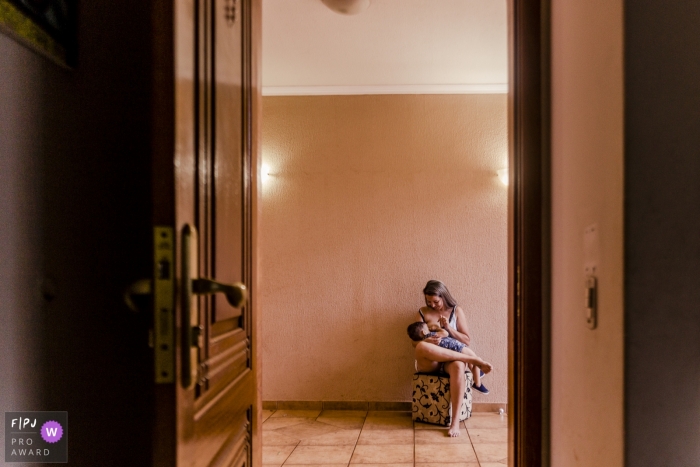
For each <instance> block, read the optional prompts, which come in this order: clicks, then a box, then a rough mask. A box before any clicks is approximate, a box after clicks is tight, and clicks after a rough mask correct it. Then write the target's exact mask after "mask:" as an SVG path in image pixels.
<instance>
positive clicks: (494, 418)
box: [464, 413, 508, 429]
mask: <svg viewBox="0 0 700 467" xmlns="http://www.w3.org/2000/svg"><path fill="white" fill-rule="evenodd" d="M464 425H465V426H466V427H467V429H469V428H508V418H507V417H506V416H505V415H498V414H490V413H489V414H478V413H477V414H472V416H471V418H468V419H466V420H465V421H464Z"/></svg>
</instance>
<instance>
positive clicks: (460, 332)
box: [440, 306, 471, 345]
mask: <svg viewBox="0 0 700 467" xmlns="http://www.w3.org/2000/svg"><path fill="white" fill-rule="evenodd" d="M455 316H456V318H457V329H455V328H453V327H452V326H450V325H449V324H448V323H447V319H446V318H445V317H441V318H440V324H441V325H442V327H443V328H445V330H446V331H447V332H449V333H450V337H453V338H455V339H457V340H458V341H460V342H462V343H463V344H467V345H469V343H470V342H471V337H469V328H468V327H467V317H466V316H465V314H464V310H462V308H461V307H459V306H458V307H457V308H456V309H455Z"/></svg>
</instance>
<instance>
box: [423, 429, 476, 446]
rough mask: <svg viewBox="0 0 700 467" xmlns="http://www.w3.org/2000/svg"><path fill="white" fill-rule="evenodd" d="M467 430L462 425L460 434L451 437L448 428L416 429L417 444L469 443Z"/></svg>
mask: <svg viewBox="0 0 700 467" xmlns="http://www.w3.org/2000/svg"><path fill="white" fill-rule="evenodd" d="M469 443H471V441H470V440H469V434H468V433H467V430H466V429H465V428H463V427H461V426H460V428H459V436H455V437H454V438H453V437H451V436H450V435H449V434H448V433H447V428H443V429H442V430H416V444H469Z"/></svg>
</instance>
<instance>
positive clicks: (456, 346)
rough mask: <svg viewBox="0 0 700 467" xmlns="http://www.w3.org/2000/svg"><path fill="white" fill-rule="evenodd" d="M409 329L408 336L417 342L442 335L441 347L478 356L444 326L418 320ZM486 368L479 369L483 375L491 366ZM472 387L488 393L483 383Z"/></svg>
mask: <svg viewBox="0 0 700 467" xmlns="http://www.w3.org/2000/svg"><path fill="white" fill-rule="evenodd" d="M407 331H408V337H410V338H411V340H413V341H415V342H420V341H422V340H423V339H425V338H427V337H440V338H441V339H440V343H439V344H438V345H439V346H440V347H442V348H445V349H449V350H452V351H454V352H459V353H463V354H466V355H470V356H472V357H477V355H476V354H475V353H474V351H473V350H471V349H470V348H469V347H467V345H466V344H464V343H463V342H460V341H458V340H457V339H455V338H454V337H450V333H449V332H447V331H446V330H445V329H443V328H440V327H437V326H432V327H429V326H428V324H427V323H424V322H422V321H417V322H415V323H412V324H409V326H408V329H407ZM477 358H478V357H477ZM470 366H471V365H470ZM486 370H487V371H483V370H482V369H481V368H480V369H479V371H481V376H483V375H484V374H486V373H488V372H489V371H490V368H487V369H486ZM472 387H473V388H474V389H476V390H478V391H479V392H481V393H484V394H488V389H486V387H485V386H484V385H483V384H481V385H480V386H479V387H477V386H476V385H472Z"/></svg>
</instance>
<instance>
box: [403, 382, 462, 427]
mask: <svg viewBox="0 0 700 467" xmlns="http://www.w3.org/2000/svg"><path fill="white" fill-rule="evenodd" d="M464 379H465V381H466V383H465V391H464V397H463V398H462V406H461V407H460V408H459V414H458V416H459V420H460V421H462V420H466V419H467V418H469V417H471V415H472V383H473V382H474V377H473V376H472V372H471V371H469V370H467V371H465V372H464ZM413 420H414V421H417V422H424V423H433V424H436V425H443V426H449V425H450V422H451V421H452V402H451V401H450V375H448V374H447V373H415V374H414V375H413Z"/></svg>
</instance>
